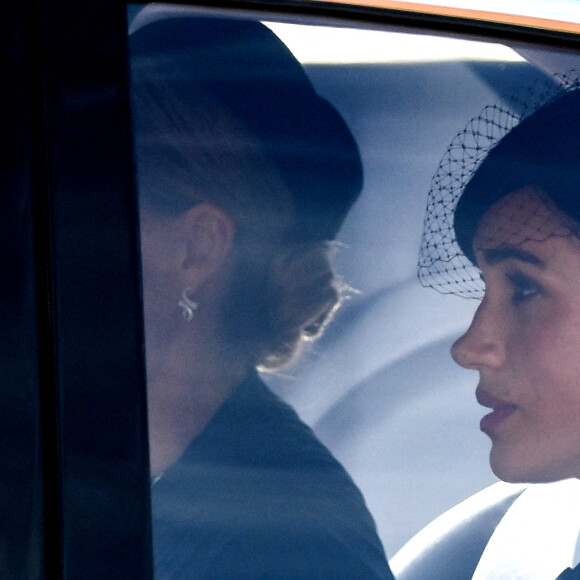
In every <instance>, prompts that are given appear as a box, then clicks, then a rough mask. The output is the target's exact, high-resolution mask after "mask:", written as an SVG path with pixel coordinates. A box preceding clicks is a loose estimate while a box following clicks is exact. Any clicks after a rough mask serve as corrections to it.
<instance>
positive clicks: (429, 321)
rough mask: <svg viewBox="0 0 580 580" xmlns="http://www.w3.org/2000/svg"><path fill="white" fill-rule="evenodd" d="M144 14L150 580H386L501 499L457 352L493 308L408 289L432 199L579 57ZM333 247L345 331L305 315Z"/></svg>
mask: <svg viewBox="0 0 580 580" xmlns="http://www.w3.org/2000/svg"><path fill="white" fill-rule="evenodd" d="M141 8H142V7H140V6H134V7H133V8H132V10H131V11H130V16H131V18H130V20H131V23H130V29H129V34H130V39H131V40H130V42H131V66H132V105H133V118H134V142H135V154H136V163H137V174H138V188H139V195H140V203H141V206H140V207H141V247H142V260H143V262H142V269H143V285H144V307H145V330H146V350H147V373H148V397H149V413H150V415H149V416H150V419H149V420H150V441H151V452H152V455H151V460H152V482H153V488H152V494H153V495H152V499H153V525H154V528H153V531H154V548H155V553H156V573H157V575H158V577H159V578H166V577H167V578H179V577H190V576H189V575H192V574H193V573H194V571H196V573H197V572H199V571H200V570H203V571H204V572H205V573H207V574H209V576H208V577H216V578H218V577H222V578H225V577H230V576H231V577H232V578H233V577H244V574H247V577H256V574H258V573H265V574H266V576H268V573H270V575H273V576H275V577H286V576H284V574H286V575H287V577H294V578H296V577H302V576H301V575H303V577H305V578H307V577H338V575H337V574H335V573H333V572H329V570H332V567H331V566H332V565H333V564H334V563H337V562H338V564H337V565H339V566H342V570H343V571H345V574H346V575H345V576H344V577H359V576H357V572H358V573H360V571H361V570H365V571H367V572H368V573H369V574H370V572H369V571H372V574H374V576H369V577H389V574H390V573H389V571H388V570H387V568H386V565H385V564H384V560H383V555H382V552H381V544H382V545H383V546H384V548H385V550H386V553H387V554H388V556H389V557H392V556H394V555H395V554H396V553H397V551H398V550H399V549H400V548H401V547H402V546H403V545H404V544H405V543H406V542H407V541H408V540H409V539H410V538H411V537H413V536H414V535H415V534H416V533H417V532H418V531H419V530H421V529H422V528H423V527H424V526H425V525H427V524H428V523H429V522H430V521H432V520H433V519H434V518H436V517H437V516H438V515H440V514H441V513H443V512H445V511H446V510H448V509H449V508H451V507H453V506H454V505H456V504H457V503H458V502H460V501H462V500H464V499H466V498H468V497H469V496H471V495H472V494H474V493H476V492H478V491H480V490H482V489H484V488H486V487H487V486H489V485H491V484H493V483H494V482H495V481H497V480H496V478H495V476H494V475H493V474H492V472H491V471H490V468H489V465H488V449H489V444H488V442H487V441H486V438H485V437H483V436H482V435H481V433H480V432H479V429H478V424H479V421H480V419H481V416H482V411H481V408H480V407H479V406H478V405H477V402H476V401H475V398H474V390H475V386H476V382H477V376H476V375H475V373H473V372H469V371H466V370H465V369H461V368H459V367H458V366H456V365H455V364H454V363H453V361H452V360H451V357H450V354H449V350H450V347H451V345H452V343H453V342H454V341H455V340H456V339H457V338H458V337H459V336H460V335H461V333H462V332H463V331H464V330H465V329H466V328H467V327H468V325H469V323H470V321H471V318H472V316H473V313H474V312H475V309H476V308H477V305H478V303H477V301H475V300H465V299H464V298H461V297H458V296H454V295H443V294H441V293H439V292H435V291H433V290H432V289H425V288H423V287H422V286H421V284H420V283H419V281H418V279H417V257H418V253H419V248H420V245H421V235H422V231H423V224H424V219H425V207H426V200H427V193H428V192H429V190H430V189H431V188H432V187H433V181H432V178H433V176H434V175H435V173H436V171H437V168H438V166H439V163H440V160H441V157H442V156H443V155H444V154H445V152H446V150H447V147H448V144H449V143H450V142H451V141H452V139H453V138H454V136H455V135H456V134H457V133H458V132H460V131H461V130H462V129H463V128H464V127H465V125H466V123H467V122H468V121H469V119H471V118H473V117H475V116H477V115H478V114H479V112H480V111H481V110H482V109H483V107H485V106H486V105H490V104H499V105H501V107H503V108H504V109H505V110H506V111H508V113H509V114H513V115H515V116H517V115H519V114H520V113H521V112H522V110H523V108H524V105H522V102H524V103H525V98H526V97H525V95H526V90H527V87H529V86H533V85H535V84H536V85H537V84H538V83H547V84H550V83H553V82H554V81H553V80H552V75H553V74H554V73H556V72H563V71H566V70H568V69H570V68H573V66H574V65H575V63H576V62H577V56H576V55H575V54H573V53H568V52H565V51H561V50H560V51H558V52H550V51H549V50H548V49H546V50H543V49H539V48H530V47H525V46H523V45H521V44H520V45H518V46H517V47H510V46H506V45H501V44H498V43H491V42H482V41H475V40H473V39H463V38H457V37H455V38H446V37H443V36H441V35H438V36H434V35H431V34H429V33H428V32H413V33H412V32H411V31H409V30H407V31H402V30H400V29H398V30H390V29H386V28H383V29H378V28H375V29H361V28H349V27H348V26H345V24H344V23H339V22H335V23H332V22H328V21H324V22H321V21H318V20H316V19H311V20H308V19H291V20H288V19H286V21H284V22H280V21H276V18H275V17H274V16H272V15H267V14H264V15H262V16H260V17H259V18H258V17H256V19H251V18H247V17H244V18H240V17H239V18H237V19H236V18H231V17H228V15H227V14H226V13H224V12H219V11H218V12H207V13H206V12H201V11H199V10H197V9H188V8H171V7H157V8H151V7H148V8H145V9H144V10H142V9H141ZM278 20H280V19H278ZM271 34H273V35H274V36H271ZM280 42H283V43H285V44H286V46H287V47H288V49H289V50H290V51H291V53H292V54H293V58H295V59H296V60H297V61H298V62H299V63H300V64H298V62H296V61H294V60H292V57H290V56H289V55H288V54H287V53H286V52H285V51H286V49H285V48H280V47H281V46H283V45H281V44H280ZM273 46H275V47H276V50H280V51H281V52H280V53H278V52H276V50H274V49H273V48H272V47H273ZM289 59H290V61H291V64H288V62H289ZM300 91H304V95H302V93H300ZM297 94H300V95H301V97H300V99H298V98H295V97H296V95H297ZM522 95H524V96H522ZM512 96H516V97H518V96H521V99H523V101H522V100H520V101H512V100H511V97H512ZM485 130H486V129H485V128H483V129H482V131H483V132H485ZM359 155H360V159H359ZM361 184H362V187H361ZM323 248H326V249H328V250H329V255H330V258H331V261H332V264H333V267H334V268H335V270H336V273H337V282H336V284H335V287H337V288H339V292H340V294H341V295H342V297H343V298H344V300H343V301H342V304H341V305H340V308H338V309H336V311H335V308H334V306H333V304H334V302H333V298H332V297H331V298H321V299H319V298H318V296H317V295H316V296H315V293H314V289H315V288H316V289H319V288H320V284H318V282H319V281H320V277H323V276H326V278H325V280H327V277H328V276H329V274H328V270H327V269H326V266H325V264H326V255H327V254H326V250H323ZM292 292H297V293H298V294H297V295H300V296H302V299H298V298H291V299H289V298H288V295H289V294H291V293H292ZM282 295H284V299H285V300H287V302H284V303H283V304H284V308H282V307H281V306H280V304H282V302H279V301H281V300H282V298H281V296H282ZM304 295H307V296H308V297H309V298H310V300H304V299H303V297H304ZM292 296H293V295H292ZM325 296H326V295H325ZM329 305H330V306H329ZM292 306H293V307H295V310H292V309H291V307H292ZM308 306H309V307H311V308H312V310H311V311H308V312H307V313H306V314H304V315H302V312H303V310H304V309H305V308H307V307H308ZM285 309H287V310H285ZM330 310H332V311H333V316H332V317H331V318H332V320H330V319H329V318H328V319H327V317H326V315H327V314H328V311H330ZM273 311H276V314H277V318H276V317H273V316H274V315H272V312H273ZM296 311H300V312H301V316H303V317H302V318H300V320H301V322H300V324H299V325H298V326H299V329H298V331H297V332H295V333H294V334H290V335H288V336H284V338H283V339H282V340H278V338H277V339H276V340H278V342H276V341H275V340H274V339H273V338H272V337H273V336H274V334H275V333H274V332H272V327H275V329H276V330H277V329H278V326H277V325H279V324H282V319H283V318H284V316H286V315H287V317H289V318H292V317H294V316H296ZM280 312H282V314H283V315H284V316H281V314H280ZM284 320H286V319H284ZM294 331H296V328H294ZM294 343H301V345H300V346H301V347H302V348H301V352H300V353H298V354H296V356H294ZM273 345H274V346H273ZM281 362H282V363H284V364H280V363H281ZM256 369H257V374H255V370H256ZM262 383H265V384H267V385H268V389H266V388H265V387H264V386H263V384H262ZM271 393H275V395H276V397H273V396H272V395H271ZM277 397H279V398H280V399H278V398H277ZM280 400H282V401H285V402H286V403H288V404H289V405H290V406H291V408H293V409H295V410H296V411H297V413H298V415H299V417H300V421H302V422H303V423H304V424H306V425H308V426H309V427H310V428H312V430H313V432H310V431H309V430H308V428H306V427H305V426H304V424H303V423H302V422H300V421H299V420H298V418H297V417H296V416H294V415H293V412H292V411H291V410H290V409H289V408H288V407H286V406H283V404H282V403H281V402H280ZM320 442H321V443H322V445H321V444H320ZM323 464H324V467H323ZM343 468H344V470H343ZM347 474H348V475H347ZM327 476H328V477H329V479H328V480H326V479H325V478H326V477H327ZM350 477H351V478H352V481H351V480H350V479H349V478H350ZM331 482H332V483H331ZM322 490H325V493H323V491H322ZM357 490H360V493H361V494H362V497H363V498H364V503H365V504H366V506H368V513H367V512H366V510H365V507H364V504H363V500H362V499H361V496H359V492H358V491H357ZM329 498H332V499H329ZM334 500H336V502H337V503H336V504H335V503H333V501H334ZM337 506H341V507H337ZM369 514H370V515H369ZM371 516H372V519H371ZM314 520H315V522H316V523H314ZM373 522H374V523H373ZM375 525H376V530H377V532H376V534H377V535H376V536H375V532H374V526H375ZM309 534H312V535H311V536H310V535H309ZM379 540H380V543H379ZM340 545H348V546H349V549H348V551H349V553H348V555H346V556H345V553H344V550H343V551H341V550H340V549H339V548H338V546H340ZM281 546H283V548H282V547H281ZM268 566H272V568H269V567H268ZM296 567H298V568H296ZM272 570H276V572H275V573H272ZM321 571H323V572H321ZM180 574H182V576H180ZM212 574H213V576H212ZM317 574H318V576H317ZM324 574H326V576H325V575H324ZM349 574H350V576H349Z"/></svg>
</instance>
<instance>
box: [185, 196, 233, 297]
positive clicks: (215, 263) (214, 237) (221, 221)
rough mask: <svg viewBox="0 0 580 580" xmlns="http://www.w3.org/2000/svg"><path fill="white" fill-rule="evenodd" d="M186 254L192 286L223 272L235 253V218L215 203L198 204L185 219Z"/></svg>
mask: <svg viewBox="0 0 580 580" xmlns="http://www.w3.org/2000/svg"><path fill="white" fill-rule="evenodd" d="M183 225H184V227H185V236H186V242H187V246H186V255H185V259H184V261H183V264H182V266H183V269H184V274H185V275H186V276H187V278H188V279H189V280H190V282H189V284H188V285H189V287H191V288H194V287H196V286H199V285H200V284H202V283H203V282H205V281H206V280H208V279H210V278H211V277H212V276H213V275H214V274H215V273H216V272H217V271H219V270H220V269H221V268H222V266H223V265H224V263H225V262H226V260H227V257H228V255H229V253H230V251H231V248H232V245H233V241H234V236H235V233H236V226H235V224H234V221H233V220H232V218H231V217H230V216H229V215H228V214H227V213H226V212H224V211H223V210H221V209H220V208H218V207H216V206H215V205H212V204H211V203H200V204H197V205H194V206H193V207H192V208H191V209H190V210H188V212H187V213H186V214H185V216H184V224H183Z"/></svg>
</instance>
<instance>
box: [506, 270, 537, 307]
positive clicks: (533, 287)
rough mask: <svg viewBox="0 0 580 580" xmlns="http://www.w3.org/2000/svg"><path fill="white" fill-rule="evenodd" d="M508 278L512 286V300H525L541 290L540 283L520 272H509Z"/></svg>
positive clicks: (516, 301) (518, 301)
mask: <svg viewBox="0 0 580 580" xmlns="http://www.w3.org/2000/svg"><path fill="white" fill-rule="evenodd" d="M507 279H508V280H509V282H510V285H511V288H512V296H511V299H512V302H515V303H521V302H525V301H527V300H529V299H530V298H534V297H535V296H537V295H538V294H540V292H541V288H540V285H539V284H537V283H536V282H535V281H534V280H532V279H531V278H529V277H528V276H526V275H524V274H522V273H520V272H514V273H508V274H507Z"/></svg>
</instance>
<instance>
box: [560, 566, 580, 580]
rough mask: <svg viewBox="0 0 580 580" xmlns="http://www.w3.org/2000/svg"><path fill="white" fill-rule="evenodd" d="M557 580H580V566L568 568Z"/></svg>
mask: <svg viewBox="0 0 580 580" xmlns="http://www.w3.org/2000/svg"><path fill="white" fill-rule="evenodd" d="M556 580H580V565H579V566H576V568H574V569H572V568H566V569H565V570H564V571H563V572H562V573H561V574H560V575H559V576H558V577H557V578H556Z"/></svg>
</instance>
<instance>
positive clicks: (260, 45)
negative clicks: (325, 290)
mask: <svg viewBox="0 0 580 580" xmlns="http://www.w3.org/2000/svg"><path fill="white" fill-rule="evenodd" d="M130 48H131V57H132V58H135V57H139V56H145V57H149V58H151V57H154V58H157V57H159V58H160V59H163V58H169V57H170V58H171V59H172V62H174V63H175V62H176V61H178V62H179V63H180V64H181V65H182V68H181V69H180V70H181V72H180V74H183V75H189V76H195V81H196V82H197V83H199V84H200V85H201V86H202V87H203V88H204V89H205V90H206V91H208V92H209V94H211V95H212V96H213V97H215V98H216V99H217V100H218V101H219V102H221V103H222V104H223V105H225V106H226V107H227V108H228V109H229V110H230V111H232V112H233V113H234V115H236V116H237V117H238V118H239V119H241V120H242V122H243V123H244V124H245V126H246V127H247V128H248V129H249V130H250V131H251V132H252V133H253V134H254V135H255V136H256V137H257V138H258V139H259V140H260V142H261V143H262V144H263V147H264V149H265V150H266V151H267V153H268V155H269V157H270V159H271V160H272V162H273V164H274V166H275V167H276V168H277V170H278V172H279V174H280V175H281V176H282V178H283V180H284V181H285V183H286V185H287V187H288V189H289V190H290V192H291V193H292V196H293V200H294V204H295V207H296V211H297V219H296V226H295V227H294V229H293V232H292V235H293V237H294V238H295V239H297V240H300V241H311V240H312V241H313V240H328V239H333V238H334V237H335V236H336V234H337V232H338V230H339V228H340V226H341V224H342V222H343V221H344V219H345V217H346V214H347V213H348V211H349V209H350V208H351V206H352V204H353V203H354V202H355V200H356V199H357V197H358V196H359V194H360V191H361V188H362V164H361V159H360V154H359V150H358V147H357V144H356V142H355V140H354V138H353V136H352V134H351V133H350V131H349V129H348V127H347V126H346V123H345V122H344V120H343V119H342V117H341V116H340V114H339V113H338V112H337V111H336V110H335V109H334V108H333V107H332V106H331V105H330V104H329V103H328V102H327V101H326V100H325V99H323V98H321V97H319V96H318V95H317V94H316V92H315V91H314V88H313V86H312V84H311V82H310V80H309V79H308V77H307V76H306V73H305V72H304V69H303V68H302V66H301V65H300V63H299V62H298V61H297V60H296V58H295V57H294V56H293V54H292V53H291V52H290V50H289V49H288V48H287V47H286V46H285V45H284V44H283V43H282V42H281V41H280V39H279V38H278V37H277V36H276V35H275V34H274V33H273V32H272V31H271V30H270V29H269V28H267V27H266V26H264V25H263V24H261V23H259V22H256V21H253V20H234V19H229V18H215V17H207V16H200V15H199V14H198V13H197V12H195V11H193V10H191V9H184V8H176V7H163V8H161V9H160V8H157V9H153V10H149V12H148V9H147V8H146V9H145V10H144V11H143V12H141V13H140V14H139V15H138V16H137V18H136V20H135V21H134V23H133V26H132V30H131V38H130Z"/></svg>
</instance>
